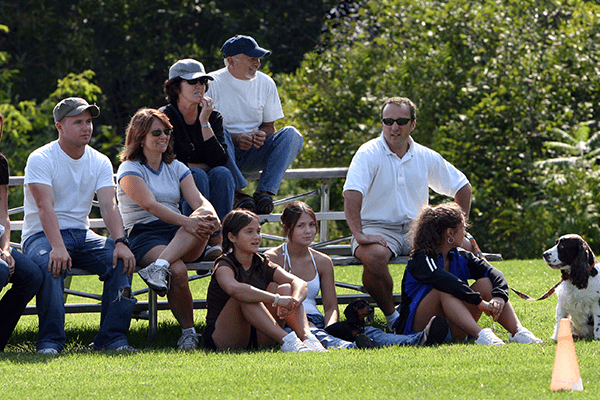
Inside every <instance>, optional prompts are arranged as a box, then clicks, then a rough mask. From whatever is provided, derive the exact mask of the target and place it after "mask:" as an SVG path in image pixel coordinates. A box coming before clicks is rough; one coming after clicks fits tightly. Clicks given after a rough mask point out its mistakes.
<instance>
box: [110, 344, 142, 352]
mask: <svg viewBox="0 0 600 400" xmlns="http://www.w3.org/2000/svg"><path fill="white" fill-rule="evenodd" d="M115 350H116V351H117V353H136V352H137V349H136V348H135V347H133V346H130V345H128V344H124V345H123V346H119V347H117V348H116V349H115Z"/></svg>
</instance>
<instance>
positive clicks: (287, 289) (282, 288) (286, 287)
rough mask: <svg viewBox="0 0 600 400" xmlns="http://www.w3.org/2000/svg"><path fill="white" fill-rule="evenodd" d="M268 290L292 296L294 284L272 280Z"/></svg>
mask: <svg viewBox="0 0 600 400" xmlns="http://www.w3.org/2000/svg"><path fill="white" fill-rule="evenodd" d="M267 291H268V292H271V293H278V294H280V295H283V296H290V295H291V294H292V285H290V284H289V283H283V284H281V285H278V284H277V283H275V282H271V283H269V286H267Z"/></svg>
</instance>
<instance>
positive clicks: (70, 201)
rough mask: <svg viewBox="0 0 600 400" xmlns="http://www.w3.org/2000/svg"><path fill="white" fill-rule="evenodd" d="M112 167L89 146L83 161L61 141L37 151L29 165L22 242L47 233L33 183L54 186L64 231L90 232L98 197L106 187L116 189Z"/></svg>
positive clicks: (56, 205)
mask: <svg viewBox="0 0 600 400" xmlns="http://www.w3.org/2000/svg"><path fill="white" fill-rule="evenodd" d="M112 174H113V170H112V165H111V163H110V160H109V159H108V157H106V156H105V155H104V154H101V153H100V152H98V151H96V150H94V149H93V148H91V147H90V146H86V147H85V152H84V154H83V156H82V157H81V158H79V159H78V160H74V159H73V158H71V157H70V156H69V155H68V154H67V153H65V152H64V151H63V150H62V149H61V148H60V145H59V144H58V140H55V141H53V142H50V143H48V144H46V145H44V146H42V147H40V148H39V149H37V150H34V151H33V152H32V153H31V154H30V155H29V158H28V159H27V165H26V166H25V183H24V201H23V203H24V209H25V217H24V219H23V235H22V237H21V243H25V240H27V238H28V237H29V236H31V235H33V234H35V233H37V232H41V231H43V228H42V223H41V221H40V218H39V210H38V208H37V205H36V204H35V200H34V198H33V196H32V195H31V191H30V190H29V184H31V183H41V184H44V185H48V186H50V187H52V191H53V192H54V212H55V213H56V217H57V218H58V226H59V228H60V229H61V230H62V229H69V228H71V229H89V226H90V223H89V214H90V211H91V209H92V201H93V199H94V194H95V193H96V192H97V191H98V190H99V189H101V188H103V187H114V186H115V183H114V181H113V176H112Z"/></svg>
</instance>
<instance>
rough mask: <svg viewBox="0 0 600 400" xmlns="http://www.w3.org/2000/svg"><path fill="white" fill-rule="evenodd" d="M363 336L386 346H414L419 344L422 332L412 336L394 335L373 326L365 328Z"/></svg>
mask: <svg viewBox="0 0 600 400" xmlns="http://www.w3.org/2000/svg"><path fill="white" fill-rule="evenodd" d="M365 335H367V336H368V337H370V338H371V339H373V340H374V341H376V342H379V343H381V344H385V345H388V346H392V345H394V346H416V345H418V344H419V340H421V337H422V336H423V332H417V333H413V334H412V335H395V334H393V333H386V332H384V331H382V330H381V329H378V328H375V327H373V326H365Z"/></svg>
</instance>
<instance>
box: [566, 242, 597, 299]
mask: <svg viewBox="0 0 600 400" xmlns="http://www.w3.org/2000/svg"><path fill="white" fill-rule="evenodd" d="M593 264H594V253H593V252H592V250H591V249H590V248H589V246H588V245H587V243H586V242H585V241H584V240H583V239H582V240H581V244H580V246H579V252H578V253H577V255H576V256H575V259H573V262H571V270H570V271H569V275H570V276H571V282H572V283H573V285H575V286H576V287H577V288H578V289H585V288H587V286H588V279H589V277H590V266H591V265H593Z"/></svg>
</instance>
